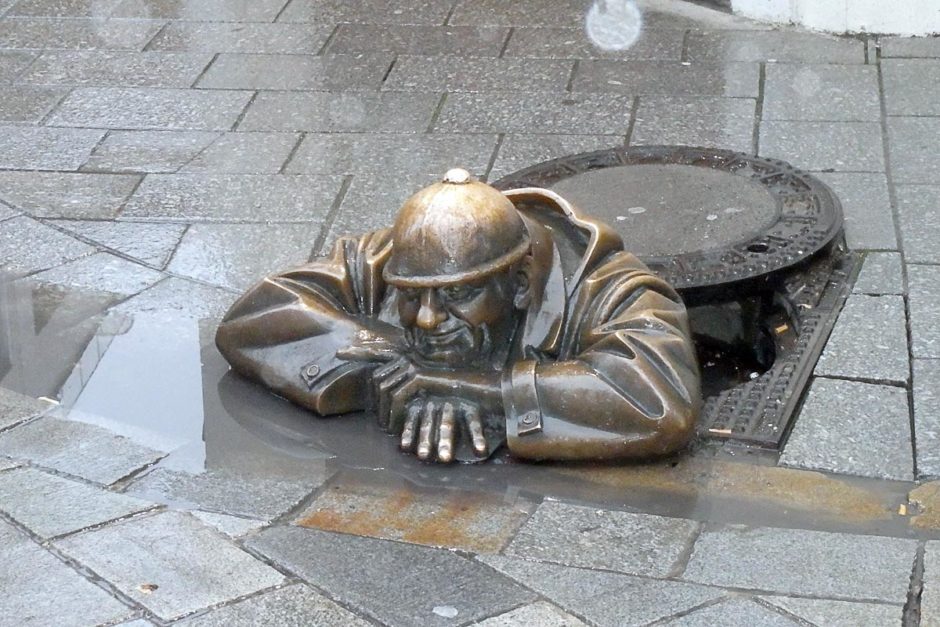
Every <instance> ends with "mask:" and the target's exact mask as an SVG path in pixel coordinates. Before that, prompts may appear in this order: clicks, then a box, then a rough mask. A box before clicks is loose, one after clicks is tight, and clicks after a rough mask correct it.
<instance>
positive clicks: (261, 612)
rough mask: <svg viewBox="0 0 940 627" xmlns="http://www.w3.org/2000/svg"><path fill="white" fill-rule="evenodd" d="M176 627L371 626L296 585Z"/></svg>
mask: <svg viewBox="0 0 940 627" xmlns="http://www.w3.org/2000/svg"><path fill="white" fill-rule="evenodd" d="M175 624H177V625H180V626H181V627H182V626H184V625H185V627H229V626H231V627H237V626H243V627H333V626H334V625H349V626H350V627H367V626H368V625H369V624H370V623H367V622H366V621H364V620H362V619H361V618H359V617H358V616H356V615H355V614H353V613H352V612H350V611H349V610H347V609H344V608H343V607H342V606H340V605H337V604H336V603H334V602H332V601H330V600H329V599H328V598H326V597H325V596H323V595H322V594H319V593H317V592H315V591H314V590H313V589H312V588H310V587H309V586H305V585H303V584H298V585H294V586H288V587H286V588H281V589H280V590H275V591H273V592H267V593H265V594H262V595H260V596H256V597H252V598H250V599H247V600H245V601H239V602H238V603H235V604H233V605H228V606H225V607H223V608H220V609H218V610H214V611H212V612H209V613H208V614H203V615H202V616H197V617H195V618H189V619H186V620H183V621H180V622H179V623H175Z"/></svg>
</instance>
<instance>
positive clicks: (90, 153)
mask: <svg viewBox="0 0 940 627" xmlns="http://www.w3.org/2000/svg"><path fill="white" fill-rule="evenodd" d="M109 137H111V130H110V129H109V130H107V131H105V132H104V134H103V135H102V136H101V139H99V140H98V141H97V143H95V145H94V146H93V147H92V149H91V150H90V151H88V158H87V159H85V161H84V162H83V163H82V164H81V165H80V166H78V169H77V170H76V172H82V171H83V168H85V166H87V165H88V162H89V161H91V158H92V157H93V156H94V155H95V153H96V152H98V149H99V148H101V147H102V146H103V145H104V143H105V141H107V139H108V138H109Z"/></svg>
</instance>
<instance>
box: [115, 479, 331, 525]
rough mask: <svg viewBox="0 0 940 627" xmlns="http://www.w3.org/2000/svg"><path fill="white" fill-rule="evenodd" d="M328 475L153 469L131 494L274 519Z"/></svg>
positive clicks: (170, 502) (163, 501)
mask: <svg viewBox="0 0 940 627" xmlns="http://www.w3.org/2000/svg"><path fill="white" fill-rule="evenodd" d="M328 478H329V475H327V474H325V473H324V474H322V475H313V474H311V475H310V476H308V477H306V478H305V479H304V480H302V481H301V480H298V479H295V478H289V477H280V476H276V475H272V476H252V475H248V474H236V473H229V472H222V471H206V472H203V473H201V474H195V475H194V474H190V473H187V472H183V471H178V470H172V469H168V468H154V469H153V470H152V471H150V472H148V473H147V474H146V475H144V476H143V477H141V478H140V479H138V480H136V481H134V483H133V484H132V485H131V487H130V488H129V493H130V494H136V495H139V496H141V497H143V498H146V499H148V500H152V501H158V502H162V503H168V504H177V505H178V504H185V505H186V506H187V507H189V508H192V509H196V508H198V509H203V510H206V509H207V510H211V511H215V512H221V513H223V514H232V515H237V516H247V517H250V518H259V519H262V520H271V519H273V518H276V517H277V516H279V515H281V514H283V513H284V512H286V511H287V510H289V509H290V508H292V507H293V506H295V505H297V503H299V502H300V501H301V499H303V498H304V497H306V496H307V495H308V494H310V493H311V492H313V490H314V489H316V488H317V487H318V486H320V485H322V484H323V482H324V481H326V479H328Z"/></svg>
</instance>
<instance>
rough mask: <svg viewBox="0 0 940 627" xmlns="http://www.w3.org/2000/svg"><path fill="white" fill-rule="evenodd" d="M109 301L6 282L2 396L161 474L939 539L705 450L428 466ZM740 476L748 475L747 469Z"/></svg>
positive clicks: (204, 340) (799, 481) (176, 324)
mask: <svg viewBox="0 0 940 627" xmlns="http://www.w3.org/2000/svg"><path fill="white" fill-rule="evenodd" d="M115 302H116V300H115V298H114V297H113V296H111V295H107V294H96V293H91V292H79V291H70V290H66V289H63V288H59V287H51V286H38V285H33V284H31V283H29V282H25V281H17V282H5V283H0V386H2V387H5V388H8V389H11V390H14V391H17V392H20V393H24V394H28V395H31V396H35V397H39V396H45V397H48V398H53V399H56V400H58V401H59V402H60V407H59V409H58V410H57V411H58V412H59V414H60V415H62V416H63V417H65V418H68V419H71V420H78V421H83V422H90V423H93V424H97V425H100V426H104V427H106V428H108V429H110V430H112V431H114V432H116V433H119V434H122V435H124V436H126V437H128V438H131V439H132V440H135V441H137V442H139V443H140V444H143V445H146V446H149V447H151V448H155V449H157V450H160V451H163V452H165V453H167V454H168V455H167V456H166V457H165V458H164V459H162V460H161V461H160V462H159V464H158V467H166V468H171V469H174V470H183V471H186V472H188V473H191V474H198V473H201V472H204V471H220V472H234V473H239V474H243V475H251V476H257V477H263V478H267V479H270V478H274V479H278V478H284V479H290V478H298V477H304V476H309V475H310V474H311V473H317V472H320V473H322V471H323V467H324V464H326V466H327V467H328V468H330V469H331V470H333V471H335V472H336V473H337V475H336V476H337V477H338V478H339V479H338V480H341V481H347V482H348V481H354V482H358V483H359V484H361V485H364V486H371V487H373V488H375V489H378V490H382V489H394V490H401V489H403V486H405V489H413V490H415V492H417V493H420V492H425V493H426V492H427V490H440V489H442V488H446V489H449V490H455V491H457V493H458V494H459V493H460V492H461V491H462V492H465V493H484V494H488V495H491V496H495V497H497V498H500V499H502V500H504V501H506V500H508V501H509V502H511V501H513V500H514V499H516V498H517V497H519V496H520V495H522V496H524V497H525V498H527V499H531V500H533V501H538V500H540V499H542V498H546V497H548V498H560V499H565V500H570V501H575V502H580V503H584V504H596V505H600V506H604V507H614V508H628V509H634V510H639V511H647V512H652V513H657V514H661V515H667V516H678V517H686V518H693V519H699V520H711V521H717V522H738V523H746V524H755V525H758V524H766V525H771V526H796V527H808V528H820V529H838V530H853V531H865V532H869V533H884V534H891V535H919V536H922V537H933V536H935V535H937V532H936V530H935V529H934V528H924V527H923V526H921V527H917V528H914V527H913V526H912V525H910V524H909V520H908V519H907V518H905V517H903V516H898V515H897V510H898V506H899V503H905V502H907V500H906V495H907V492H908V491H909V490H910V488H911V486H910V485H908V484H903V483H892V482H880V481H866V480H861V479H857V480H856V479H845V478H835V477H831V476H827V475H823V474H820V473H812V472H801V471H796V470H789V469H781V468H776V467H774V466H768V465H767V464H768V463H772V462H773V459H772V458H771V459H769V458H767V457H766V456H756V457H755V456H750V455H746V454H745V455H743V457H744V459H743V460H742V459H741V458H742V455H741V453H740V452H739V453H738V454H737V455H736V456H735V457H733V458H730V461H729V459H722V453H721V451H720V450H716V449H714V448H708V447H698V448H697V449H696V450H693V451H692V452H688V453H685V454H683V455H682V456H680V457H678V458H676V459H673V460H665V461H661V462H657V463H654V464H646V465H620V466H617V465H598V464H529V463H527V464H523V463H515V462H513V461H512V460H511V459H510V458H509V457H508V456H507V455H506V454H505V453H502V454H497V455H496V456H495V457H494V459H493V460H491V461H490V462H489V463H485V464H473V465H451V466H438V465H430V464H424V463H421V462H419V461H417V460H416V459H415V458H414V457H412V456H408V455H404V454H402V453H400V452H399V451H398V450H397V447H396V446H395V440H394V439H393V438H392V437H390V436H388V435H387V434H385V433H383V432H382V431H381V430H380V429H379V427H378V425H377V424H376V421H375V420H374V418H373V417H372V416H370V415H367V414H354V415H347V416H342V417H335V418H328V419H321V418H317V417H315V416H313V415H311V414H310V413H308V412H306V411H305V410H302V409H300V408H297V407H295V406H293V405H291V404H290V403H288V402H287V401H284V400H283V399H280V398H278V397H276V396H274V395H272V394H270V393H268V392H267V391H266V390H264V389H263V388H261V387H260V386H257V385H255V384H253V383H250V382H248V381H246V380H244V379H242V378H240V377H239V376H237V375H235V374H234V373H232V372H230V371H229V368H228V365H227V363H226V362H225V360H224V359H223V358H222V357H221V355H220V354H219V353H218V351H217V350H216V348H215V345H214V342H213V337H214V333H215V328H216V324H217V321H216V320H213V319H195V318H192V317H188V316H186V315H184V314H182V313H180V312H170V311H167V312H159V311H158V312H151V313H146V314H137V315H133V316H131V315H121V314H118V313H114V312H113V311H109V307H111V306H112V305H113V304H114V303H115ZM742 461H743V462H744V463H742Z"/></svg>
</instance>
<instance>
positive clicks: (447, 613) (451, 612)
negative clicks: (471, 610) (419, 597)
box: [431, 605, 460, 618]
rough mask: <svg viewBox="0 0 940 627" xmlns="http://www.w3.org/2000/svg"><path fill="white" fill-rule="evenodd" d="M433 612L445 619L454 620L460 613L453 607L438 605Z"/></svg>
mask: <svg viewBox="0 0 940 627" xmlns="http://www.w3.org/2000/svg"><path fill="white" fill-rule="evenodd" d="M431 611H432V612H434V613H435V614H437V615H438V616H443V617H444V618H454V617H455V616H457V614H459V613H460V612H459V611H458V610H457V608H456V607H454V606H453V605H436V606H435V607H434V609H433V610H431Z"/></svg>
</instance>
